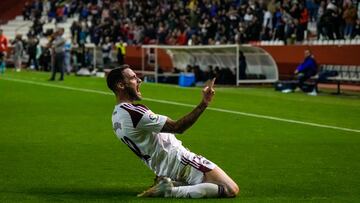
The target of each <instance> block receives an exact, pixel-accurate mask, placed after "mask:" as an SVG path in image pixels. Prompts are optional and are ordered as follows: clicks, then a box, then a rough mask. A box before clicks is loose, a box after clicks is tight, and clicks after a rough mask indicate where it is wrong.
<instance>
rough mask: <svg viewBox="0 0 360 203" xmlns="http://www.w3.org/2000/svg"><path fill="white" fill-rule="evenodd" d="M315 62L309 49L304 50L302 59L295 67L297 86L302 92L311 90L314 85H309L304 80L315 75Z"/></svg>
mask: <svg viewBox="0 0 360 203" xmlns="http://www.w3.org/2000/svg"><path fill="white" fill-rule="evenodd" d="M316 73H317V63H316V61H315V59H314V56H313V55H312V53H311V51H310V50H308V49H307V50H305V59H304V61H303V62H302V63H301V64H300V65H299V66H298V67H297V68H296V70H295V75H296V78H297V80H298V87H299V88H300V89H301V90H302V91H304V92H311V91H312V90H313V88H314V87H309V86H308V85H306V84H305V81H307V80H308V79H310V77H312V76H314V75H316Z"/></svg>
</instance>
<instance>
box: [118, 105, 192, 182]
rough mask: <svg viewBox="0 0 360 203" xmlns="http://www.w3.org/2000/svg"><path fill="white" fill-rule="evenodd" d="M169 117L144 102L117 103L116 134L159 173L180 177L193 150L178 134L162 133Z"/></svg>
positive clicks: (174, 177) (160, 174)
mask: <svg viewBox="0 0 360 203" xmlns="http://www.w3.org/2000/svg"><path fill="white" fill-rule="evenodd" d="M166 120H167V117H166V116H162V115H158V114H154V113H153V112H152V111H151V110H149V109H148V108H147V107H146V106H144V105H140V104H130V103H120V104H118V105H116V106H115V109H114V112H113V115H112V123H113V129H114V131H115V133H116V136H117V137H118V138H119V139H120V140H121V141H122V142H123V143H125V144H126V145H127V146H128V147H129V148H130V149H131V150H132V151H133V152H134V153H135V154H136V155H137V156H138V157H139V158H141V159H142V160H143V161H144V163H145V164H146V165H147V166H148V167H149V168H150V169H151V170H152V171H154V173H155V174H156V175H158V176H167V177H170V178H172V179H176V178H177V176H178V175H179V173H180V170H181V169H182V168H183V167H184V163H181V161H182V159H184V156H185V155H186V154H189V153H190V152H188V151H187V150H186V149H185V148H184V147H183V146H182V143H181V141H179V140H178V139H176V137H175V135H174V134H171V133H161V132H160V131H161V129H162V128H163V126H164V124H165V122H166ZM185 165H186V164H185Z"/></svg>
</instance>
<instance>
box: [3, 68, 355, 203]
mask: <svg viewBox="0 0 360 203" xmlns="http://www.w3.org/2000/svg"><path fill="white" fill-rule="evenodd" d="M48 77H49V74H48V73H34V72H20V73H14V72H12V71H11V70H10V71H8V72H6V73H5V74H4V75H0V202H123V201H124V202H129V201H143V202H168V201H172V202H178V201H187V202H189V201H191V202H192V201H200V202H205V201H206V202H207V201H222V202H223V201H224V202H229V201H231V202H233V201H236V202H303V201H309V202H359V201H360V131H359V130H360V99H359V98H358V97H349V96H334V95H330V94H322V95H320V96H317V97H312V96H308V95H306V94H303V93H294V94H281V93H279V92H275V91H273V89H270V88H217V89H216V91H217V92H216V95H215V98H214V101H213V103H212V104H211V107H212V108H213V109H208V110H206V111H205V113H204V114H203V115H202V117H201V118H200V119H199V121H198V122H197V123H196V124H195V125H194V126H193V127H192V128H191V129H189V130H188V131H186V132H185V133H184V134H182V135H178V138H179V139H180V140H182V141H183V144H184V146H186V147H188V148H189V149H190V150H191V151H193V152H195V153H198V154H201V155H203V156H205V157H207V158H208V159H210V160H212V161H213V162H215V163H217V164H218V165H219V166H220V167H221V168H223V169H224V170H225V171H226V172H227V173H228V174H229V175H230V176H231V177H232V178H233V179H234V180H235V181H236V182H237V183H238V185H239V186H240V190H241V192H240V196H238V197H236V198H234V199H226V200H224V199H211V200H176V199H171V200H169V199H163V198H143V199H139V198H137V197H136V194H137V193H139V192H142V191H143V190H145V189H146V188H147V187H148V186H149V185H151V184H152V180H153V178H154V175H153V173H152V172H151V171H150V170H149V169H147V168H146V167H145V165H144V164H143V163H142V162H141V161H140V160H139V159H138V158H137V157H136V156H135V155H134V154H133V153H132V152H131V151H130V150H129V149H128V148H127V146H125V145H124V144H122V143H121V142H120V141H119V140H117V138H116V137H115V135H114V133H113V131H112V127H111V113H112V110H113V107H114V104H115V99H114V97H113V96H112V95H111V94H110V91H108V90H107V88H106V85H105V80H104V79H103V78H84V77H74V76H69V77H66V78H65V81H64V82H58V81H55V82H48V81H47V80H46V79H48ZM84 89H85V90H84ZM93 90H94V91H93ZM200 92H201V89H200V88H180V87H177V86H170V85H161V84H151V83H144V84H143V85H142V94H143V97H144V98H145V99H144V100H143V101H142V103H143V104H145V105H147V106H148V107H149V108H150V109H152V111H154V112H156V113H159V114H164V115H168V116H170V117H171V118H173V119H177V118H180V116H182V115H184V114H185V113H187V112H189V111H190V110H191V107H187V106H179V105H175V104H166V103H161V102H159V101H152V100H150V99H157V100H161V101H171V102H178V103H184V104H191V105H196V104H198V102H199V101H200V99H201V93H200ZM219 109H220V110H222V109H225V110H230V111H231V112H221V111H220V110H219ZM236 112H245V113H251V115H250V116H249V115H242V114H238V113H236ZM252 115H255V116H256V115H265V116H271V117H275V118H281V119H284V120H282V121H280V120H274V119H267V118H259V117H254V116H252ZM289 120H295V121H301V122H305V123H291V122H288V121H289ZM308 123H315V124H322V125H325V126H311V125H308ZM334 126H335V127H341V128H346V129H348V131H346V129H345V130H343V129H334V128H331V127H334Z"/></svg>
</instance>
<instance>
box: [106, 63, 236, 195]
mask: <svg viewBox="0 0 360 203" xmlns="http://www.w3.org/2000/svg"><path fill="white" fill-rule="evenodd" d="M141 82H142V81H141V79H139V78H138V77H137V76H136V74H135V73H134V71H133V70H132V69H131V68H130V66H128V65H122V66H120V67H119V68H115V69H113V70H111V71H110V73H109V74H108V76H107V85H108V87H109V88H110V89H111V90H112V91H113V92H114V94H115V96H116V99H117V105H116V106H115V109H114V112H113V115H112V123H113V129H114V131H115V133H116V136H117V137H118V138H119V139H120V140H121V141H122V142H123V143H125V144H126V145H127V146H128V147H129V148H130V149H131V150H132V151H133V152H134V153H135V154H136V155H137V156H138V157H139V158H140V159H141V160H142V161H143V162H144V163H145V164H146V165H147V166H148V167H149V168H150V169H151V170H152V171H153V172H154V173H155V174H156V176H157V177H158V178H157V183H156V184H155V185H154V186H153V187H151V188H150V189H148V190H146V191H144V192H143V193H141V194H139V195H138V196H140V197H176V198H203V197H235V196H236V195H237V194H238V193H239V188H238V186H237V184H236V183H235V182H234V181H233V180H232V179H231V178H230V177H229V176H228V175H227V174H226V173H225V172H224V171H223V170H222V169H221V168H220V167H218V166H217V165H216V164H214V163H213V162H211V161H209V160H207V159H206V158H204V157H202V156H199V155H196V154H194V153H192V152H190V151H189V150H188V149H186V148H185V147H183V146H182V143H181V141H179V140H178V139H176V137H175V135H174V134H173V133H179V134H181V133H183V132H184V131H185V130H187V129H188V128H190V127H191V126H192V125H193V124H194V123H195V122H196V120H197V119H198V118H199V117H200V115H201V114H202V113H203V112H204V110H205V109H206V107H207V106H208V105H209V104H210V102H211V100H212V98H213V96H214V94H215V90H214V82H215V78H214V79H213V80H212V81H211V82H210V83H209V84H207V85H206V86H205V87H204V89H203V90H202V95H203V96H202V100H201V102H200V104H199V105H197V106H196V107H195V108H194V109H193V110H192V111H191V112H190V113H188V114H187V115H185V116H184V117H182V118H181V119H179V120H176V121H174V120H172V119H170V118H169V117H166V116H163V115H158V114H155V113H153V112H152V111H151V110H150V109H149V108H147V107H146V106H144V105H141V104H135V103H134V102H136V101H139V100H141V98H142V95H141V92H140V84H141Z"/></svg>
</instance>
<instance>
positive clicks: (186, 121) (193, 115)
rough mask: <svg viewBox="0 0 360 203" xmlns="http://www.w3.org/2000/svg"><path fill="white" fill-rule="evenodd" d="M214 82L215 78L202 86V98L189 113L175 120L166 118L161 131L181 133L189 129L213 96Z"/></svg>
mask: <svg viewBox="0 0 360 203" xmlns="http://www.w3.org/2000/svg"><path fill="white" fill-rule="evenodd" d="M214 83H215V78H214V79H212V80H211V81H210V82H209V83H208V84H207V85H206V86H205V87H204V89H203V90H202V93H203V98H202V100H201V102H200V104H199V105H197V106H196V107H195V108H194V109H193V110H192V111H191V112H190V113H188V114H187V115H185V116H184V117H182V118H180V119H179V120H176V121H174V120H172V119H170V118H167V120H166V122H165V124H164V126H163V128H162V130H161V132H169V133H179V134H181V133H183V132H184V131H185V130H187V129H189V128H190V127H191V126H192V125H193V124H194V123H195V122H196V121H197V119H198V118H199V117H200V115H201V114H202V113H203V112H204V111H205V109H206V107H208V105H209V104H210V102H211V100H212V98H213V96H214V95H215V89H214Z"/></svg>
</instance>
